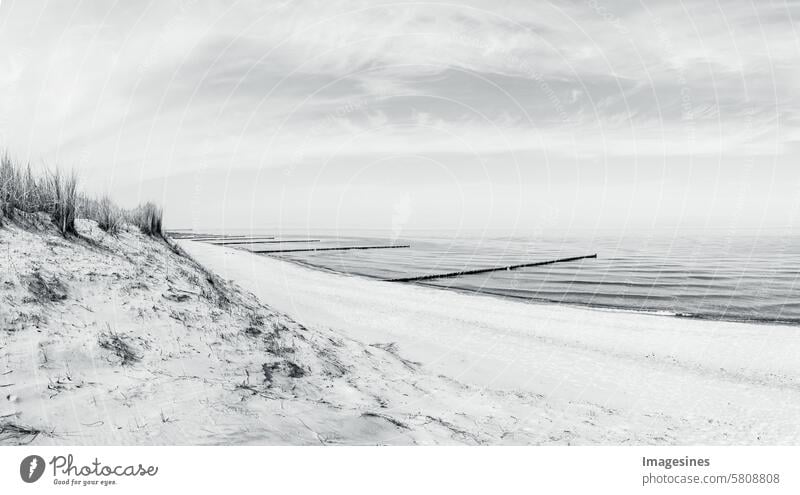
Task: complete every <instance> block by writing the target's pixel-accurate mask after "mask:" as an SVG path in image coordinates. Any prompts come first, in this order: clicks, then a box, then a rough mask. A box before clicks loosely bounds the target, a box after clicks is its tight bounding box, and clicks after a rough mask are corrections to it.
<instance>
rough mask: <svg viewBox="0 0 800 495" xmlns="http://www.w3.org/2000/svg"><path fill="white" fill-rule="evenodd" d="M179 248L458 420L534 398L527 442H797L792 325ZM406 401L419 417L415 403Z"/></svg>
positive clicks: (796, 345)
mask: <svg viewBox="0 0 800 495" xmlns="http://www.w3.org/2000/svg"><path fill="white" fill-rule="evenodd" d="M180 243H181V245H182V246H183V247H184V248H185V249H186V250H187V251H188V252H190V253H191V254H192V256H193V257H195V259H197V260H198V261H199V262H200V263H201V264H203V265H205V266H207V267H208V268H210V269H211V270H213V271H214V272H215V273H217V274H219V275H220V276H222V277H223V278H226V279H231V280H233V281H235V282H236V283H237V284H239V285H241V286H242V287H244V288H245V289H247V290H248V291H251V292H253V293H254V294H255V295H256V296H258V297H259V298H260V299H261V301H263V302H264V303H267V304H268V305H270V306H271V307H273V308H275V309H277V310H278V311H281V312H284V313H286V314H288V315H289V316H290V317H292V318H293V319H295V320H296V321H298V322H300V323H302V324H304V325H306V326H308V327H310V328H312V329H319V330H322V329H325V330H327V329H330V330H332V331H333V332H334V333H335V334H338V335H342V336H346V337H349V338H352V339H354V340H356V341H361V342H363V343H374V342H384V343H385V342H396V343H397V344H398V347H399V355H400V356H402V357H403V358H405V359H410V360H413V361H419V362H420V363H421V364H422V367H421V370H420V373H423V372H424V373H425V375H423V378H420V380H421V381H422V380H427V379H428V378H429V377H436V376H437V375H442V376H444V377H447V378H448V379H452V380H454V381H456V382H457V383H459V384H460V385H461V386H464V387H470V390H472V391H473V392H472V393H469V394H461V395H459V396H454V397H451V398H450V399H448V400H449V401H450V404H451V405H452V407H454V410H455V411H458V410H467V409H470V408H487V407H488V408H491V409H494V410H495V411H496V415H497V416H498V417H503V415H506V416H513V414H512V410H513V409H514V408H515V407H517V406H518V404H513V405H509V404H507V403H505V402H503V403H501V401H497V402H493V401H494V397H496V396H497V395H498V394H500V395H502V396H503V397H508V396H509V395H512V396H513V395H514V394H519V395H520V397H522V396H525V397H538V398H540V399H541V402H540V404H538V405H534V406H533V407H529V408H527V409H525V411H527V412H525V411H513V412H514V413H515V414H520V413H523V414H529V415H537V414H541V415H543V416H545V417H546V419H545V420H538V419H537V420H532V419H533V418H532V417H527V418H526V417H522V418H520V417H519V416H515V419H516V420H519V421H529V423H530V426H531V427H532V428H539V430H538V431H536V432H535V433H534V434H533V435H531V436H529V437H526V438H527V439H528V440H529V441H532V442H546V441H547V440H548V439H551V440H553V441H556V442H560V443H563V442H577V443H626V442H633V443H672V444H694V443H704V444H707V443H719V444H797V443H798V442H799V441H800V421H798V419H797V418H798V417H800V381H798V380H799V379H800V359H799V358H798V356H800V329H798V328H796V327H788V326H772V325H750V324H741V323H727V322H711V321H699V320H690V319H683V318H674V317H666V316H654V315H642V314H634V313H624V312H612V311H599V310H591V309H582V308H573V307H565V306H557V305H543V304H526V303H522V302H517V301H509V300H503V299H500V298H496V297H490V296H480V295H470V294H463V293H456V292H452V291H446V290H439V289H433V288H427V287H421V286H413V285H406V284H397V283H389V282H380V281H375V280H369V279H366V278H361V277H354V276H344V275H339V274H334V273H329V272H325V271H320V270H314V269H310V268H307V267H303V266H299V265H297V264H293V263H289V262H285V261H280V260H277V259H273V258H269V257H264V256H257V255H253V254H250V253H248V252H245V251H242V250H235V249H231V248H225V247H218V246H211V245H207V244H202V243H197V242H191V241H180ZM423 388H426V389H427V387H423ZM476 391H479V392H476ZM414 399H417V400H418V404H419V407H420V408H424V407H426V401H427V399H426V397H425V395H424V394H420V396H419V397H416V398H414ZM528 405H529V406H530V404H528ZM555 418H558V419H555ZM577 430H582V431H581V432H579V433H576V431H577ZM565 432H566V433H565ZM493 440H495V441H496V440H498V439H496V438H491V439H489V440H488V441H493ZM520 441H524V440H521V439H520Z"/></svg>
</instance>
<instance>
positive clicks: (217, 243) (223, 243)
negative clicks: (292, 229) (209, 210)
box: [206, 237, 320, 246]
mask: <svg viewBox="0 0 800 495" xmlns="http://www.w3.org/2000/svg"><path fill="white" fill-rule="evenodd" d="M269 239H273V240H267V241H260V240H258V239H250V240H247V241H239V240H237V241H217V240H216V239H215V240H213V241H206V242H208V243H209V244H214V245H215V246H228V245H230V244H281V243H284V242H319V241H320V240H319V239H287V240H280V239H275V238H274V237H269Z"/></svg>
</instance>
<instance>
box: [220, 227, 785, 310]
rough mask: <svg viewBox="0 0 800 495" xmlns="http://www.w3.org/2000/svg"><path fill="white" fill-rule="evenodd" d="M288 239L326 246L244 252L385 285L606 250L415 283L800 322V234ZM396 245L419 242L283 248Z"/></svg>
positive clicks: (366, 234) (343, 234) (274, 246)
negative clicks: (539, 263)
mask: <svg viewBox="0 0 800 495" xmlns="http://www.w3.org/2000/svg"><path fill="white" fill-rule="evenodd" d="M266 232H267V231H261V232H254V231H252V230H247V231H239V232H238V233H242V234H250V235H264V234H265V233H266ZM227 233H228V234H235V233H236V232H227ZM276 237H277V238H279V239H286V240H295V241H297V240H303V239H315V240H317V241H315V242H308V243H305V242H293V243H285V244H284V243H275V242H271V243H265V244H253V245H245V246H236V247H239V248H242V249H250V250H258V251H264V250H271V251H273V252H272V253H261V254H259V255H260V256H274V257H278V258H281V259H285V260H288V261H293V262H297V263H302V264H305V265H308V266H311V267H314V268H318V269H323V270H332V271H335V272H340V273H345V274H350V275H356V276H362V277H369V278H374V279H379V280H390V279H396V278H408V277H416V276H424V275H432V274H446V273H451V272H460V271H467V270H478V269H486V268H501V267H505V266H509V265H517V264H526V263H536V262H541V261H548V260H553V259H561V258H570V257H576V256H584V255H593V254H597V257H596V258H591V259H583V260H578V261H571V262H564V263H555V264H550V265H543V266H535V267H528V268H518V269H513V270H498V271H492V272H488V273H481V274H474V275H462V276H457V277H451V278H441V279H429V280H424V281H417V282H413V283H418V284H423V285H428V286H432V287H437V288H441V289H443V290H458V291H466V292H473V293H480V294H490V295H494V296H498V297H506V298H513V299H516V300H520V301H527V302H531V303H536V302H547V303H555V304H567V305H576V306H589V307H595V308H607V309H614V310H623V311H635V312H644V313H657V314H663V315H669V316H674V317H684V318H703V319H712V320H730V321H747V322H757V323H779V324H787V325H798V324H800V237H799V236H798V235H797V234H793V233H787V232H745V233H742V232H735V233H726V232H711V233H709V232H707V231H703V232H683V233H677V232H664V231H654V232H636V233H622V234H620V233H592V234H591V235H585V234H575V233H571V232H564V233H560V234H559V233H556V234H553V233H549V234H546V235H545V234H525V235H504V234H503V233H498V232H494V233H492V232H485V231H484V232H478V231H474V232H470V231H466V232H465V231H459V232H433V231H418V232H402V233H396V232H395V233H393V232H381V231H341V230H340V231H336V232H325V231H316V232H315V231H304V232H297V231H289V232H286V231H282V232H280V233H279V234H276ZM390 245H408V246H410V247H407V248H397V249H360V250H318V251H294V252H278V251H283V250H287V249H291V250H297V249H313V248H330V247H334V248H337V247H352V246H390Z"/></svg>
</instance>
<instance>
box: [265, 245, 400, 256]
mask: <svg viewBox="0 0 800 495" xmlns="http://www.w3.org/2000/svg"><path fill="white" fill-rule="evenodd" d="M410 247H411V245H409V244H404V245H402V246H345V247H323V248H303V249H269V250H265V251H250V252H251V253H257V254H271V253H302V252H314V251H347V250H351V249H400V248H410Z"/></svg>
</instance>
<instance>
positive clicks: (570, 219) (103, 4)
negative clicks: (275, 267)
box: [0, 0, 800, 231]
mask: <svg viewBox="0 0 800 495" xmlns="http://www.w3.org/2000/svg"><path fill="white" fill-rule="evenodd" d="M799 20H800V2H798V1H797V0H780V1H770V0H749V1H743V2H738V1H735V0H730V1H724V2H709V1H661V2H654V1H627V0H615V1H613V2H612V1H609V0H588V1H587V0H576V1H555V0H554V1H549V2H547V1H541V2H539V1H536V2H534V1H525V0H520V1H501V0H480V1H478V0H475V1H459V2H452V3H446V2H424V1H415V2H402V1H390V2H383V1H378V0H370V1H363V2H361V1H347V2H335V1H331V0H325V1H319V2H313V1H284V2H255V1H254V2H241V1H240V2H202V1H180V2H179V1H175V2H170V1H163V0H162V1H153V2H144V1H133V2H108V1H94V2H93V1H81V2H70V1H51V2H36V1H30V0H25V1H22V0H18V1H10V0H0V146H2V147H6V148H8V150H9V151H10V153H11V154H12V155H13V156H14V157H16V158H18V159H20V160H29V161H31V162H32V163H34V164H42V163H44V164H48V165H50V166H53V165H56V164H58V165H60V166H63V167H74V168H76V169H78V170H79V171H81V172H82V176H83V182H84V187H85V188H86V189H87V190H89V191H92V192H93V193H98V194H99V193H101V192H109V193H110V194H112V195H113V196H115V197H117V198H118V199H119V200H120V201H122V202H123V203H125V204H129V205H130V204H133V203H135V202H138V201H139V200H145V199H153V200H156V201H157V202H160V203H162V204H163V205H164V206H165V207H166V210H167V223H168V225H169V226H171V227H195V228H208V227H225V226H227V227H249V226H254V227H267V228H273V227H283V228H310V229H320V228H380V229H392V230H395V231H397V230H403V229H420V228H426V229H427V228H430V229H459V228H469V229H483V228H492V229H514V230H519V231H531V230H534V231H537V230H540V229H552V228H559V229H575V230H576V231H578V230H594V229H641V228H653V227H655V228H660V229H667V230H669V229H675V228H684V227H695V228H715V229H758V228H775V227H794V226H797V227H800V160H798V158H800V145H799V140H800V118H799V117H800V114H799V113H798V110H799V107H798V104H800V97H798V91H797V88H798V87H800V63H798V60H800V34H799V33H800V31H798V27H797V22H798V21H799Z"/></svg>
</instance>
